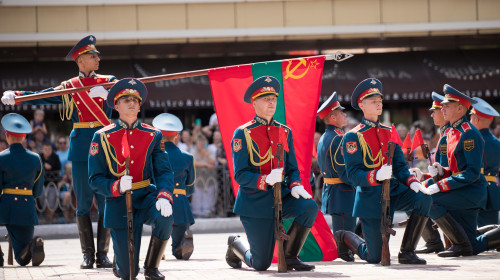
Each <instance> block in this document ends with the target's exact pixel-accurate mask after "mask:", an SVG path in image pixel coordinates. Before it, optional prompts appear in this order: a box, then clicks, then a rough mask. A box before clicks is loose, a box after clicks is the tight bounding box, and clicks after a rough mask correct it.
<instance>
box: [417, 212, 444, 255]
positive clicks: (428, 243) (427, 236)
mask: <svg viewBox="0 0 500 280" xmlns="http://www.w3.org/2000/svg"><path fill="white" fill-rule="evenodd" d="M432 225H433V222H432V221H431V219H429V220H427V223H426V224H425V226H424V230H423V231H422V239H423V240H424V241H425V245H424V247H422V248H420V249H417V250H415V253H419V254H430V253H439V252H441V251H443V250H444V245H443V241H441V235H440V234H439V231H438V230H437V229H435V228H434V227H433V226H432Z"/></svg>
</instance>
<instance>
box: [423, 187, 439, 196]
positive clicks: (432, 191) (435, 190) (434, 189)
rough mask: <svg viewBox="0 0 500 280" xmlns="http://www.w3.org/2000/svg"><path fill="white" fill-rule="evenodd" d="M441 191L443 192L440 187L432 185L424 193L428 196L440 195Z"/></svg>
mask: <svg viewBox="0 0 500 280" xmlns="http://www.w3.org/2000/svg"><path fill="white" fill-rule="evenodd" d="M440 191H441V189H440V188H439V186H438V185H437V184H432V185H430V186H429V187H428V188H427V189H426V192H423V193H425V194H426V195H433V194H435V193H438V192H440Z"/></svg>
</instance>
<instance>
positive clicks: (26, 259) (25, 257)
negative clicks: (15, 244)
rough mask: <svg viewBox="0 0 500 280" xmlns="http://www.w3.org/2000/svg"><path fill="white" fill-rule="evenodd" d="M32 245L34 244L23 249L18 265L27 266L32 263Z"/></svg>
mask: <svg viewBox="0 0 500 280" xmlns="http://www.w3.org/2000/svg"><path fill="white" fill-rule="evenodd" d="M31 243H32V242H30V243H29V244H28V245H26V247H24V248H23V250H22V251H21V254H20V255H19V261H18V263H19V265H20V266H26V265H27V264H29V263H30V261H31Z"/></svg>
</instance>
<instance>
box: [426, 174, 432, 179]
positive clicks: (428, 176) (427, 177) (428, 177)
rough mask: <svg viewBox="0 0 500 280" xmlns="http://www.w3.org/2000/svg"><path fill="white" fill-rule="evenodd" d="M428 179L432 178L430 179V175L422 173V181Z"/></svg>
mask: <svg viewBox="0 0 500 280" xmlns="http://www.w3.org/2000/svg"><path fill="white" fill-rule="evenodd" d="M430 178H432V177H431V174H429V173H424V180H428V179H430Z"/></svg>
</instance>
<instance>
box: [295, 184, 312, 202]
mask: <svg viewBox="0 0 500 280" xmlns="http://www.w3.org/2000/svg"><path fill="white" fill-rule="evenodd" d="M292 196H293V197H295V198H296V199H299V198H300V197H301V196H302V197H303V198H305V199H309V198H312V196H311V195H310V194H309V193H308V192H307V191H306V190H305V189H304V186H302V185H298V186H295V187H293V188H292Z"/></svg>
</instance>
